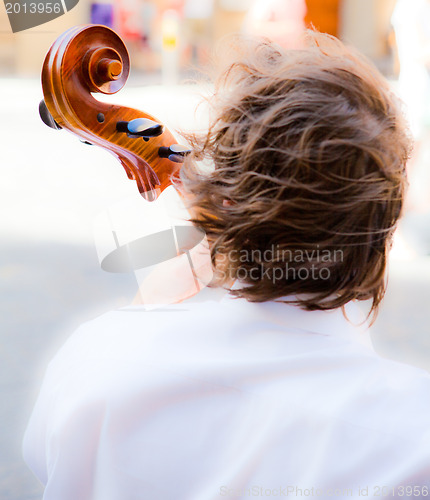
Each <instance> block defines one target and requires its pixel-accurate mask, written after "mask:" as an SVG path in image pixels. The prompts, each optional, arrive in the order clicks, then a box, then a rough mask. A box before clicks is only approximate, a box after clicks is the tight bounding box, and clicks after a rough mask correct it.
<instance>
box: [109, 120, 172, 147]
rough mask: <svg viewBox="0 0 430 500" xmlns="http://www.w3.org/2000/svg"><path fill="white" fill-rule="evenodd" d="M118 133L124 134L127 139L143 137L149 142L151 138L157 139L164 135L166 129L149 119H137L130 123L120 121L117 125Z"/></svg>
mask: <svg viewBox="0 0 430 500" xmlns="http://www.w3.org/2000/svg"><path fill="white" fill-rule="evenodd" d="M116 129H117V131H118V132H124V133H126V134H127V137H131V138H133V139H138V138H139V137H143V139H144V140H145V141H147V140H148V139H149V138H150V137H157V136H158V135H161V134H162V133H163V130H164V127H163V125H160V124H159V123H157V122H154V121H153V120H150V119H149V118H136V119H135V120H131V121H130V122H125V121H120V122H117V123H116Z"/></svg>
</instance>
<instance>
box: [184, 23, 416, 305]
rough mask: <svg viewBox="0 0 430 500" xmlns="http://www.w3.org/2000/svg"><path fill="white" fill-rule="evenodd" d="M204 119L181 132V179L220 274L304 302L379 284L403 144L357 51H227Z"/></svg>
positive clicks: (258, 291) (328, 42)
mask: <svg viewBox="0 0 430 500" xmlns="http://www.w3.org/2000/svg"><path fill="white" fill-rule="evenodd" d="M212 104H213V106H214V113H215V115H214V120H213V121H212V124H211V126H210V129H209V131H208V133H207V134H204V135H203V136H191V138H190V139H191V142H192V145H193V148H194V151H195V154H194V158H197V159H200V158H203V157H206V158H210V159H212V160H213V164H214V168H213V170H211V171H210V172H206V173H204V172H202V171H199V170H198V169H197V168H196V167H195V166H194V165H195V164H193V163H192V162H187V163H186V164H185V165H184V167H183V169H182V176H181V177H182V184H183V185H182V189H183V190H184V191H185V192H186V193H187V196H188V197H189V198H190V203H191V206H192V207H193V208H194V212H195V214H196V215H195V221H194V222H195V223H196V224H197V225H198V226H199V227H200V228H201V229H203V230H204V231H205V232H206V234H207V236H208V240H209V242H210V245H211V255H212V262H213V264H214V267H215V270H216V276H217V278H218V281H219V283H221V284H226V283H228V282H229V280H230V279H239V280H240V281H241V282H242V283H244V284H246V285H247V286H245V287H244V288H243V289H241V290H235V291H233V292H232V293H234V294H236V295H240V296H243V297H245V298H247V299H248V300H251V301H266V300H273V299H277V298H280V297H285V296H295V301H296V303H298V304H299V305H300V306H301V307H303V308H305V309H309V310H313V309H332V308H336V307H341V306H343V305H344V304H346V303H347V302H349V301H350V300H353V299H358V300H365V299H373V307H372V310H373V311H376V309H377V306H378V304H379V303H380V301H381V299H382V297H383V294H384V290H385V268H386V261H387V254H388V251H389V248H390V245H391V238H392V235H393V232H394V230H395V227H396V223H397V220H398V218H399V216H400V214H401V211H402V205H403V199H404V193H405V186H406V176H405V164H406V161H407V158H408V155H409V152H410V141H409V135H408V133H407V129H406V126H405V123H404V120H403V116H402V113H401V110H400V107H399V103H398V100H397V99H396V97H395V96H394V95H393V93H392V92H391V90H390V87H389V85H388V83H387V82H386V81H385V80H384V78H383V77H382V76H381V75H380V74H379V73H378V71H377V70H376V69H375V68H374V67H373V65H372V64H371V63H370V62H368V61H367V60H366V59H365V58H364V57H363V56H362V55H360V54H359V53H358V52H356V51H354V50H353V49H350V48H347V47H346V46H344V45H343V44H342V43H341V42H340V41H338V40H337V39H335V38H334V37H331V36H329V35H322V34H320V33H317V32H309V33H308V34H307V44H306V47H305V48H303V49H300V50H292V51H283V50H282V49H280V48H279V47H277V46H274V45H272V44H271V43H270V42H268V41H261V40H260V41H259V42H258V43H257V42H254V43H253V44H252V45H250V46H249V45H248V47H247V48H246V47H245V46H244V45H243V44H241V45H240V49H239V50H238V51H237V56H236V60H235V61H234V62H233V63H232V64H230V65H228V67H227V69H226V70H225V71H224V72H223V73H222V75H221V77H220V78H219V80H218V81H217V85H216V91H215V95H214V97H213V100H212Z"/></svg>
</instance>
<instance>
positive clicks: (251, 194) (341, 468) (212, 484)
mask: <svg viewBox="0 0 430 500" xmlns="http://www.w3.org/2000/svg"><path fill="white" fill-rule="evenodd" d="M212 103H213V113H214V114H213V121H212V124H211V126H210V128H209V130H208V132H207V133H206V134H204V135H203V136H195V137H191V138H190V140H191V142H192V144H193V147H194V150H195V157H196V158H204V157H206V158H209V159H211V160H212V162H213V167H214V168H213V169H212V170H211V171H204V170H199V169H198V168H197V167H195V164H194V163H192V162H191V161H189V162H188V163H187V164H185V165H184V167H183V169H182V182H181V185H180V186H178V188H179V189H181V191H182V192H183V193H184V196H185V197H186V199H187V203H188V205H189V207H190V211H191V213H192V214H193V220H194V223H195V224H196V225H197V226H198V227H199V228H201V229H203V230H204V231H205V233H206V235H207V238H208V241H209V246H210V253H211V263H212V266H213V272H214V281H213V286H212V287H210V288H206V289H205V290H203V292H201V294H198V295H197V297H196V298H195V299H196V300H194V301H193V300H190V299H187V300H183V301H182V302H179V303H176V304H171V305H165V306H163V307H160V308H158V309H157V308H155V309H150V310H147V309H145V307H144V306H142V305H134V306H130V307H126V308H123V309H121V310H118V311H114V312H110V313H108V314H105V315H104V316H101V317H100V318H98V319H96V320H94V321H91V322H89V323H86V324H84V325H82V326H81V327H80V328H79V329H78V330H77V331H76V332H75V333H74V334H73V335H72V337H71V338H70V339H69V340H68V342H67V343H66V345H65V346H64V347H63V348H62V349H61V350H60V352H59V353H58V354H57V355H56V357H55V358H54V359H53V361H52V362H51V363H50V365H49V367H48V370H47V373H46V378H45V382H44V385H43V387H42V390H41V394H40V397H39V400H38V402H37V404H36V407H35V409H34V413H33V415H32V418H31V421H30V423H29V427H28V429H27V432H26V436H25V442H24V451H25V457H26V460H27V462H28V463H29V465H30V467H31V468H32V469H33V470H34V472H35V473H36V475H37V476H38V477H39V478H40V480H41V481H42V482H43V483H44V484H45V485H46V489H45V496H44V498H45V500H59V499H61V500H76V499H79V500H141V499H151V500H158V499H160V500H171V499H180V500H209V499H211V500H212V499H216V498H228V499H233V498H248V497H252V496H254V497H264V496H273V497H284V496H289V497H292V498H303V497H317V498H321V499H328V498H333V497H341V498H361V497H364V496H368V497H379V496H385V497H388V498H400V497H402V498H404V497H408V498H412V496H413V497H415V498H423V497H426V496H427V495H429V494H430V493H429V487H430V397H429V395H430V376H429V374H428V373H427V372H425V371H423V370H420V369H417V368H413V367H410V366H406V365H402V364H399V363H397V362H393V361H389V360H386V359H382V358H380V357H379V356H378V355H377V354H376V353H375V352H374V351H373V349H372V348H371V346H370V344H369V341H368V336H367V333H366V325H365V324H364V323H363V316H362V315H361V313H360V309H359V308H358V306H357V302H359V301H365V300H369V301H370V304H371V305H370V309H371V312H372V314H376V312H377V309H378V306H379V304H380V302H381V300H382V298H383V295H384V290H385V282H386V271H387V269H386V268H387V258H388V252H389V249H390V245H391V239H392V235H393V232H394V230H395V228H396V224H397V221H398V219H399V216H400V214H401V212H402V206H403V201H404V195H405V187H406V176H405V163H406V161H407V158H408V155H409V151H410V142H409V137H408V132H407V129H406V126H405V123H404V121H403V117H402V113H401V110H400V107H399V102H398V100H397V99H396V97H395V96H394V95H393V93H392V92H391V90H390V87H389V86H388V84H387V82H386V81H385V80H384V79H383V78H382V77H381V75H380V74H379V73H378V72H377V71H376V69H375V68H374V67H373V66H372V65H371V64H370V63H369V62H368V61H367V60H365V59H364V58H363V57H362V56H361V55H360V54H358V53H357V52H355V51H354V50H352V49H349V48H347V47H345V46H344V45H343V44H342V43H340V42H339V41H338V40H336V39H334V38H332V37H329V36H325V35H321V34H318V33H311V34H309V35H308V40H307V45H306V47H305V48H303V49H301V50H296V51H283V50H282V49H280V48H278V47H276V46H273V45H272V44H270V43H269V42H267V41H260V42H259V43H255V44H253V45H251V46H249V45H248V46H244V45H240V46H239V47H238V50H237V53H236V58H235V60H234V62H233V63H232V64H231V65H229V66H228V68H227V69H226V70H225V71H224V72H223V74H222V76H221V77H220V79H219V80H218V83H217V85H216V91H215V95H214V99H213V101H212ZM232 282H234V284H233V285H231V283H232ZM215 285H217V286H215ZM226 287H228V290H229V291H227V292H226V293H224V294H223V291H224V289H225V288H226Z"/></svg>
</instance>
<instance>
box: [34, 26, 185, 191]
mask: <svg viewBox="0 0 430 500" xmlns="http://www.w3.org/2000/svg"><path fill="white" fill-rule="evenodd" d="M129 69H130V62H129V55H128V52H127V49H126V47H125V45H124V43H123V41H122V40H121V38H120V37H119V36H118V35H117V34H116V33H115V32H114V31H113V30H111V29H109V28H107V27H105V26H101V25H85V26H77V27H73V28H71V29H69V30H68V31H66V32H65V33H63V34H62V35H61V36H60V37H59V38H58V39H57V40H56V41H55V43H54V44H53V45H52V47H51V49H50V50H49V52H48V54H47V55H46V58H45V62H44V64H43V69H42V87H43V93H44V99H45V103H46V106H47V108H48V110H49V112H50V113H51V115H52V116H53V118H54V119H55V121H56V122H57V123H58V124H59V125H60V126H61V127H62V128H65V129H67V130H69V131H70V132H72V133H73V134H75V135H77V136H78V137H79V138H80V139H81V140H84V141H88V142H90V143H91V144H94V145H97V146H100V147H102V148H104V149H107V150H109V151H110V152H111V153H112V154H113V155H115V156H116V157H117V158H118V160H119V161H120V162H121V164H122V165H123V167H124V169H125V171H126V173H127V175H128V177H129V178H130V179H134V180H135V181H136V183H137V186H138V189H139V191H140V193H141V194H142V195H143V196H144V197H146V198H147V199H148V200H153V199H155V198H156V197H157V196H158V194H160V193H161V192H162V191H163V190H164V189H165V188H166V187H167V186H168V185H170V184H171V181H170V177H171V175H174V176H175V175H178V172H179V166H180V165H179V164H177V163H174V162H172V161H170V160H169V159H165V158H160V157H159V156H158V149H159V148H160V147H161V146H165V147H168V146H170V145H172V144H174V143H175V142H176V140H175V138H174V137H173V135H172V134H171V132H170V131H169V130H168V129H166V128H165V129H164V132H163V134H162V135H160V136H158V137H153V138H150V139H149V140H148V141H147V142H145V141H144V140H143V139H142V138H137V139H136V138H134V139H133V138H129V137H127V135H126V134H124V133H120V132H118V131H117V130H116V123H117V122H118V121H131V120H134V119H136V118H149V119H151V120H154V121H158V120H157V119H156V118H155V117H153V116H151V115H149V114H147V113H145V112H143V111H139V110H136V109H133V108H128V107H124V106H117V105H114V104H107V103H102V102H99V101H98V100H96V99H95V98H94V97H93V95H92V93H95V92H101V93H105V94H113V93H115V92H117V91H119V90H120V89H121V88H122V87H123V86H124V84H125V82H126V80H127V78H128V74H129ZM100 113H102V114H103V115H104V121H103V122H100V120H99V117H100Z"/></svg>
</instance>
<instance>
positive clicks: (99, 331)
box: [24, 290, 430, 500]
mask: <svg viewBox="0 0 430 500" xmlns="http://www.w3.org/2000/svg"><path fill="white" fill-rule="evenodd" d="M218 293H219V291H217V290H212V291H209V293H208V295H209V297H204V298H205V299H208V300H204V301H202V302H192V301H186V302H184V303H181V304H176V305H170V306H165V307H164V308H158V309H152V310H151V311H145V309H144V307H143V306H130V307H127V308H124V309H120V310H118V311H114V312H110V313H107V314H105V315H103V316H101V317H99V318H97V319H96V320H94V321H91V322H89V323H86V324H84V325H82V326H81V327H80V328H79V329H78V330H77V331H76V332H75V333H74V334H73V335H72V336H71V337H70V339H69V340H68V341H67V343H66V344H65V345H64V347H63V348H62V349H61V350H60V351H59V353H58V354H57V355H56V356H55V358H54V359H53V361H52V362H51V363H50V365H49V367H48V370H47V373H46V377H45V381H44V384H43V387H42V389H41V393H40V396H39V399H38V401H37V404H36V407H35V409H34V412H33V415H32V417H31V420H30V423H29V426H28V429H27V431H26V435H25V439H24V455H25V459H26V461H27V463H28V464H29V466H30V467H31V469H32V470H33V471H34V472H35V474H36V475H37V476H38V477H39V479H40V480H41V481H42V482H43V483H44V484H45V485H46V488H45V495H44V499H45V500H142V499H149V500H212V499H222V498H228V499H233V498H234V499H236V498H253V497H257V498H258V497H277V498H283V497H289V498H305V497H306V498H318V499H326V498H360V499H361V498H362V497H363V496H368V497H370V498H374V497H380V498H383V494H384V495H385V498H397V497H399V498H400V497H402V498H425V497H426V496H427V494H429V495H430V491H429V487H430V376H429V374H428V373H427V372H425V371H423V370H420V369H417V368H413V367H410V366H406V365H402V364H399V363H396V362H393V361H389V360H385V359H382V358H380V357H379V356H378V355H377V354H376V353H375V352H374V351H373V350H372V349H371V348H370V347H369V345H368V338H367V333H366V332H362V331H361V330H360V328H357V327H355V326H353V325H352V324H351V323H350V322H348V321H347V320H346V319H345V317H344V315H343V313H342V311H341V310H336V311H332V312H320V311H315V312H306V311H303V310H301V309H299V308H298V307H296V306H292V305H285V304H279V303H275V302H266V303H249V302H247V301H246V300H244V299H234V298H232V297H230V296H227V295H225V296H223V297H222V298H220V297H219V295H217V294H218ZM211 294H212V295H213V296H212V295H211ZM212 299H213V300H212ZM357 309H358V308H357ZM356 312H357V310H356V306H355V305H354V304H349V305H348V307H347V314H348V317H349V318H350V319H351V320H352V321H357V316H356ZM410 487H411V488H412V490H407V488H410ZM402 488H403V489H402ZM413 488H415V489H413ZM407 491H413V492H414V493H412V494H410V495H409V496H407V495H406V492H407ZM366 492H367V494H366Z"/></svg>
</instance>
